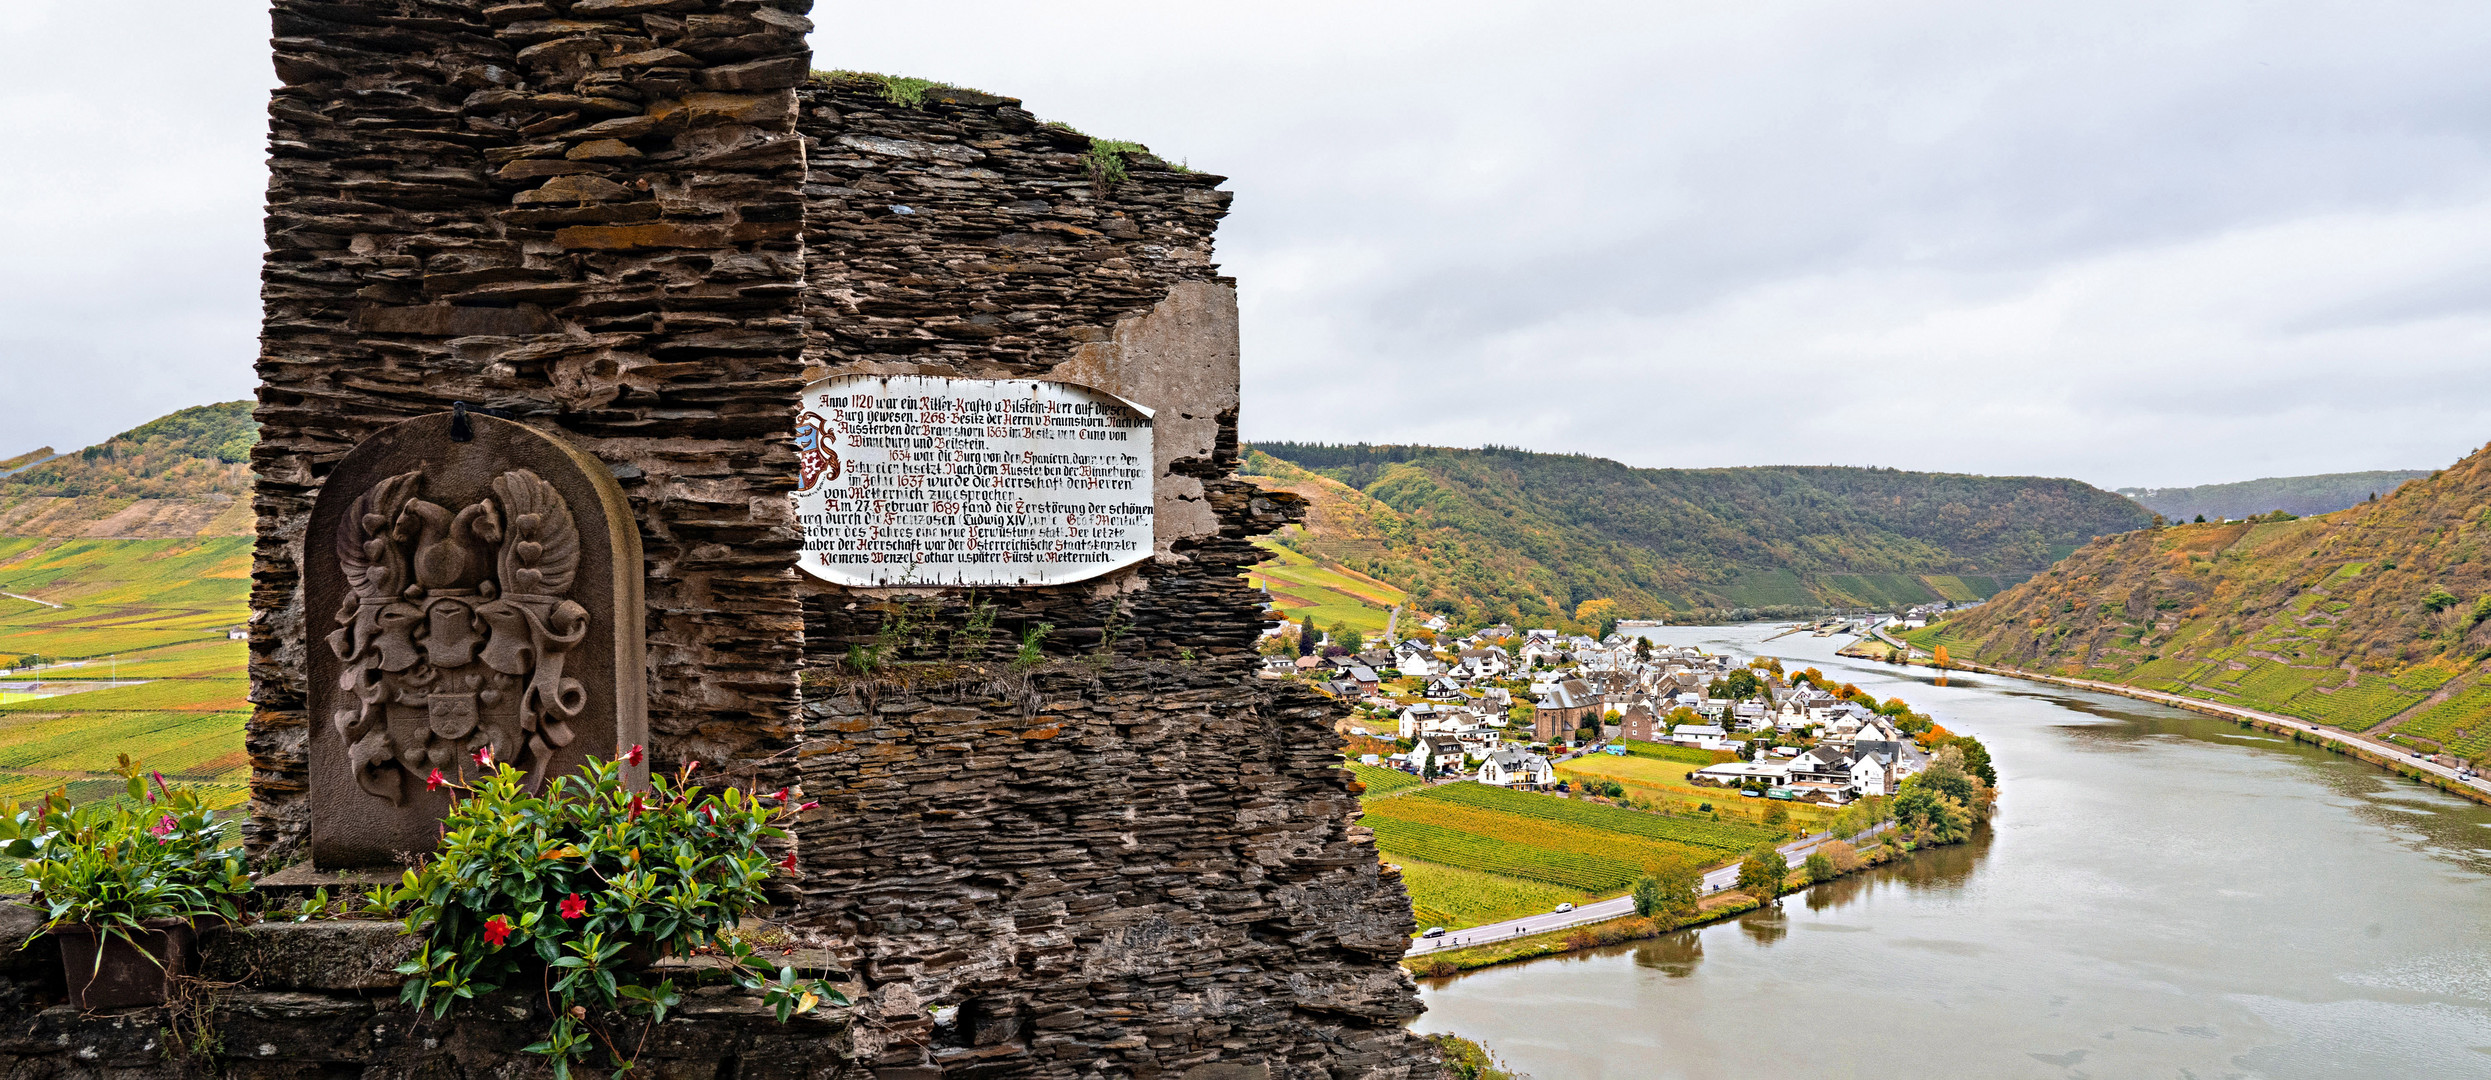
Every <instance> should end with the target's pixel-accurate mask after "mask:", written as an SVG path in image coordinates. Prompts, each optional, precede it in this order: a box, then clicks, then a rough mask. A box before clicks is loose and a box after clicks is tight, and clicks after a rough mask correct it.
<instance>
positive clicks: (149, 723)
mask: <svg viewBox="0 0 2491 1080" xmlns="http://www.w3.org/2000/svg"><path fill="white" fill-rule="evenodd" d="M250 569H251V541H250V540H249V539H248V538H245V537H217V538H209V539H196V540H69V541H61V540H36V539H29V538H26V537H8V538H0V589H5V590H7V591H9V592H14V593H23V594H25V595H28V596H33V597H37V598H39V599H43V600H47V601H50V602H52V603H55V604H59V605H62V606H61V607H58V608H53V607H45V606H42V605H39V604H27V603H22V602H18V601H9V602H8V605H7V606H6V607H0V654H12V655H13V656H21V657H22V656H26V655H29V654H33V655H40V656H43V657H46V658H49V659H54V660H63V659H66V660H72V661H76V660H80V659H86V662H79V663H65V664H58V665H51V666H46V667H43V668H40V669H36V670H32V671H23V672H19V673H18V674H17V675H15V676H12V678H11V681H17V680H20V679H23V680H25V681H29V682H32V681H37V680H39V681H40V682H41V683H42V684H43V688H44V691H45V695H46V696H40V697H37V696H27V695H9V696H8V697H6V698H0V797H7V798H16V799H23V798H26V797H29V796H32V795H37V794H40V793H42V792H44V791H47V790H50V789H52V788H55V787H66V788H68V790H69V792H70V795H71V796H72V797H73V798H90V797H109V796H111V795H113V794H115V793H117V792H118V791H119V790H120V788H119V785H120V781H119V780H118V779H117V778H115V777H114V776H113V775H112V768H113V765H114V763H115V760H116V759H117V758H118V757H119V756H120V755H122V754H128V755H130V756H131V757H132V758H135V759H137V760H138V761H139V762H140V763H142V764H144V765H146V766H147V767H148V768H151V769H157V770H161V771H162V772H164V774H165V775H166V776H167V777H169V778H172V779H174V780H176V781H180V782H188V783H191V784H195V785H197V786H199V787H201V788H204V789H206V790H207V791H208V793H209V795H210V797H211V798H212V799H214V800H215V801H217V802H219V803H221V804H228V805H230V804H233V803H238V802H241V801H242V800H243V799H244V798H246V797H247V796H248V790H247V785H248V782H249V780H250V774H251V764H250V757H249V755H248V754H247V753H246V752H245V751H244V750H243V745H242V728H243V721H244V720H245V719H247V718H248V717H249V716H250V702H249V701H248V700H247V696H248V692H249V689H250V686H249V681H248V680H247V679H246V678H245V677H244V673H243V666H244V664H245V662H246V660H247V656H248V654H247V651H246V648H245V646H244V645H243V643H242V642H238V641H228V640H226V638H225V629H226V628H227V627H231V626H236V625H240V624H241V623H242V621H243V620H244V618H246V617H247V615H248V611H247V610H246V601H247V598H248V596H249V593H250V585H251V582H250ZM115 677H118V678H119V679H121V680H124V681H129V680H145V681H143V682H139V683H138V684H137V685H130V686H102V687H98V688H97V689H93V690H84V691H78V692H74V693H60V691H62V690H64V689H70V688H74V687H75V686H77V685H78V684H80V683H90V684H91V683H94V682H97V681H101V680H107V679H112V678H115Z"/></svg>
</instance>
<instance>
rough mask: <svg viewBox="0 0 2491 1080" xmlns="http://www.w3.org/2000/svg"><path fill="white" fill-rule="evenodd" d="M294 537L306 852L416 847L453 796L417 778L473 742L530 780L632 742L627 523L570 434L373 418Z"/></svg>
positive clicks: (430, 838)
mask: <svg viewBox="0 0 2491 1080" xmlns="http://www.w3.org/2000/svg"><path fill="white" fill-rule="evenodd" d="M461 435H463V436H465V437H464V438H459V437H457V436H461ZM304 547H305V552H304V562H305V582H304V587H305V596H304V599H305V602H306V605H307V607H306V612H305V614H306V616H307V617H309V618H310V619H311V620H312V621H313V622H314V624H315V625H314V626H313V627H312V628H311V629H312V633H311V634H310V635H308V636H309V637H311V638H312V641H311V643H310V652H311V656H310V658H309V659H310V661H311V663H310V667H311V669H312V670H311V675H312V685H311V687H310V690H311V703H310V704H311V706H312V708H311V723H312V728H313V731H312V770H311V779H312V792H311V795H312V800H311V801H312V810H313V814H314V817H313V820H312V855H313V859H314V861H315V863H316V864H318V865H320V866H322V867H324V868H326V867H345V866H361V865H386V864H389V863H392V862H394V861H396V860H397V858H398V856H399V854H400V853H402V852H409V851H426V850H430V849H431V847H432V846H433V842H434V840H435V839H436V835H437V831H438V830H437V827H436V824H435V823H437V822H438V821H439V819H440V818H441V816H442V814H443V813H444V812H445V811H446V810H447V807H448V796H449V794H450V793H449V792H447V791H446V790H442V789H441V788H439V787H437V786H436V785H433V784H430V783H428V780H429V779H430V778H431V777H432V775H433V774H434V773H435V772H436V771H438V772H439V773H440V774H441V776H442V777H443V778H445V779H453V780H455V779H460V778H464V777H469V776H473V775H474V774H475V772H476V771H477V769H478V767H479V766H478V759H479V757H480V756H482V755H483V754H484V753H485V752H487V751H489V752H490V759H491V760H493V761H497V762H506V763H509V764H511V765H514V766H516V767H517V768H519V769H520V770H522V771H524V772H525V773H526V774H527V778H528V783H529V785H530V786H531V787H541V786H542V785H543V784H544V783H545V781H546V779H547V778H548V777H551V776H554V775H558V774H560V773H563V772H569V771H571V770H574V769H576V768H578V767H579V765H580V764H581V763H582V762H584V761H585V760H587V759H588V758H590V757H602V758H615V757H619V756H621V754H622V752H623V751H624V750H625V749H627V748H628V747H629V746H630V745H631V744H632V743H636V742H641V741H644V740H645V739H646V737H647V734H646V732H647V707H646V703H645V702H646V675H645V665H644V664H643V661H642V650H641V642H640V622H641V619H642V617H643V616H642V603H641V590H640V580H641V565H640V550H639V531H638V528H637V526H636V525H635V524H634V522H633V521H632V518H631V515H630V513H629V510H628V504H627V503H626V502H625V501H624V499H623V495H622V492H621V490H620V488H618V487H616V485H615V483H614V480H613V478H612V476H611V475H610V474H609V473H608V472H607V470H606V469H605V467H604V466H603V465H602V464H600V463H598V462H597V461H596V460H595V459H593V458H589V457H587V456H586V455H585V454H582V453H581V452H580V451H578V450H577V449H575V448H573V447H571V446H570V445H569V444H567V443H564V442H562V441H560V440H558V439H557V438H556V437H554V436H550V435H547V434H545V433H543V432H539V431H537V430H535V429H533V428H530V427H527V426H525V425H521V424H516V423H512V422H510V421H507V420H501V419H497V418H494V417H489V416H461V417H458V418H457V420H456V422H455V423H453V419H452V418H451V417H450V416H447V415H442V416H432V417H424V418H420V419H416V420H410V421H407V422H405V423H402V424H399V425H396V426H394V427H391V428H388V429H385V430H383V431H381V432H380V433H378V434H376V435H374V436H373V437H372V438H370V439H368V440H366V441H365V442H364V443H363V444H362V445H361V446H358V447H356V449H355V450H354V452H353V453H351V454H349V455H347V457H346V459H345V460H344V461H342V462H340V463H339V465H338V467H337V469H335V470H334V471H333V472H332V473H331V474H330V476H329V477H328V479H327V480H326V482H325V483H324V484H323V485H322V488H321V494H320V499H319V502H318V504H317V505H316V506H315V508H314V510H313V513H312V530H311V534H310V535H309V536H308V537H307V538H306V540H305V544H304ZM323 623H325V625H321V624H323ZM634 779H635V781H637V780H638V779H640V778H638V777H635V778H634Z"/></svg>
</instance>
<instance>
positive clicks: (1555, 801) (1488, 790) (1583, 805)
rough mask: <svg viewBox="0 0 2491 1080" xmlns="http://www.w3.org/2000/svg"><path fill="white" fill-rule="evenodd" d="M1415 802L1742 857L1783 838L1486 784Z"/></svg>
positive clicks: (1430, 793) (1435, 792)
mask: <svg viewBox="0 0 2491 1080" xmlns="http://www.w3.org/2000/svg"><path fill="white" fill-rule="evenodd" d="M1413 797H1414V798H1421V799H1431V800H1437V801H1442V802H1448V803H1455V804H1458V805H1462V806H1470V807H1476V808H1479V809H1483V810H1492V811H1495V812H1497V813H1501V814H1508V815H1512V816H1515V817H1520V818H1529V819H1535V820H1539V821H1546V822H1554V823H1561V824H1566V825H1574V826H1579V827H1582V828H1586V829H1595V830H1600V831H1605V832H1613V833H1619V834H1623V835H1627V836H1639V837H1645V838H1648V839H1652V840H1658V841H1663V842H1667V843H1673V844H1684V845H1692V846H1696V847H1703V848H1710V849H1712V850H1714V851H1716V852H1722V853H1732V852H1742V851H1746V850H1747V849H1749V848H1751V847H1754V846H1756V845H1757V844H1759V843H1762V842H1764V841H1767V840H1774V839H1778V834H1776V833H1775V832H1773V831H1771V830H1768V829H1761V828H1757V827H1755V826H1751V825H1735V824H1731V823H1729V822H1722V821H1705V820H1697V819H1691V818H1683V817H1668V816H1664V815H1660V814H1646V813H1641V812H1639V811H1634V810H1626V809H1621V808H1619V807H1615V806H1608V805H1604V804H1601V803H1592V802H1582V801H1578V800H1574V799H1560V798H1556V797H1553V796H1549V795H1535V794H1532V793H1530V792H1524V791H1508V790H1506V789H1504V788H1500V787H1490V786H1488V785H1485V784H1469V783H1465V784H1444V785H1440V786H1437V787H1433V788H1429V789H1427V790H1426V791H1425V792H1422V793H1420V794H1419V795H1417V796H1413Z"/></svg>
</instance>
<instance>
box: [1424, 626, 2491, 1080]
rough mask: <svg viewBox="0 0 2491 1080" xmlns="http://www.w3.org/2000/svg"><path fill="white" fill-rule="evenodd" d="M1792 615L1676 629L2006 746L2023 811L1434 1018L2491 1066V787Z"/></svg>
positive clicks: (1551, 1055) (2161, 1059)
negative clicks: (1777, 637) (1953, 839)
mask: <svg viewBox="0 0 2491 1080" xmlns="http://www.w3.org/2000/svg"><path fill="white" fill-rule="evenodd" d="M1777 629H1779V628H1778V627H1750V626H1731V627H1670V628H1668V629H1667V630H1665V631H1661V632H1659V633H1658V636H1659V640H1656V641H1655V642H1654V644H1655V645H1677V644H1686V645H1693V646H1699V647H1702V648H1706V649H1709V650H1715V651H1727V652H1736V653H1739V654H1741V655H1746V654H1748V653H1749V652H1751V651H1763V652H1767V653H1773V652H1776V651H1777V650H1778V651H1779V652H1780V655H1781V658H1782V661H1783V663H1784V665H1785V666H1789V665H1792V664H1794V663H1796V664H1815V665H1821V666H1822V667H1823V669H1824V670H1825V671H1826V673H1827V674H1828V675H1832V676H1837V677H1840V678H1843V679H1847V680H1849V681H1851V682H1854V683H1857V684H1858V685H1859V687H1860V688H1861V689H1862V690H1865V691H1868V692H1870V693H1873V694H1875V695H1877V697H1878V698H1879V699H1880V700H1883V699H1884V698H1886V697H1887V696H1889V695H1891V696H1898V697H1902V698H1904V699H1906V700H1909V701H1911V702H1912V703H1913V705H1914V707H1915V708H1918V709H1921V710H1923V711H1926V712H1928V713H1930V714H1932V715H1934V716H1936V717H1938V718H1939V720H1940V721H1941V722H1942V723H1944V724H1945V726H1946V727H1947V728H1949V729H1950V730H1956V731H1964V732H1968V733H1972V734H1976V735H1978V736H1979V737H1980V739H1981V741H1982V742H1983V743H1984V744H1985V745H1986V746H1987V747H1988V748H1989V750H1990V753H1991V756H1992V759H1993V761H1994V762H1995V764H1996V767H1997V769H1998V772H1999V774H2000V780H2001V782H2000V786H1999V799H1998V804H1997V814H1996V817H1995V819H1994V820H1995V821H1996V825H1995V826H1994V827H1992V828H1990V829H1986V830H1982V831H1980V832H1977V833H1976V834H1975V835H1974V838H1973V839H1972V840H1971V841H1970V842H1968V843H1964V844H1957V845H1949V846H1944V847H1930V848H1927V849H1925V850H1920V851H1916V852H1913V853H1912V854H1911V855H1910V856H1909V857H1907V858H1897V859H1893V860H1891V861H1889V862H1887V863H1886V864H1885V865H1884V866H1881V867H1878V868H1877V869H1875V870H1873V871H1870V872H1868V873H1863V874H1854V875H1851V876H1849V877H1845V878H1841V879H1839V880H1836V881H1833V882H1830V883H1828V884H1826V885H1823V886H1818V887H1815V888H1811V889H1807V890H1805V891H1803V892H1799V893H1794V894H1792V895H1790V896H1786V897H1784V898H1783V899H1782V902H1780V903H1778V904H1774V905H1770V906H1768V907H1765V908H1762V909H1758V910H1754V911H1749V912H1746V913H1744V914H1742V915H1739V916H1736V917H1733V918H1729V919H1724V920H1719V921H1716V922H1713V923H1711V924H1709V925H1706V926H1702V927H1691V928H1688V929H1685V930H1680V931H1677V932H1673V933H1666V934H1661V935H1659V936H1657V937H1654V938H1650V939H1648V940H1642V941H1632V942H1626V943H1623V944H1619V945H1614V946H1609V947H1606V948H1592V949H1585V950H1580V951H1572V952H1567V953H1563V954H1560V955H1559V956H1556V957H1553V958H1548V959H1542V960H1540V961H1538V962H1534V963H1506V964H1499V965H1495V966H1492V967H1486V968H1482V969H1478V970H1474V971H1468V972H1464V973H1462V974H1460V975H1457V976H1454V977H1451V978H1425V979H1420V980H1418V983H1419V992H1420V994H1421V996H1422V998H1423V1000H1424V1001H1425V1002H1426V1005H1427V1012H1426V1014H1425V1015H1423V1016H1421V1017H1420V1018H1418V1019H1417V1020H1416V1021H1414V1022H1413V1023H1412V1027H1413V1028H1414V1029H1416V1030H1418V1031H1421V1032H1440V1031H1456V1032H1460V1033H1462V1034H1464V1035H1466V1036H1469V1037H1471V1038H1475V1039H1479V1040H1481V1041H1482V1042H1483V1043H1485V1044H1486V1045H1489V1046H1492V1047H1495V1048H1496V1051H1497V1053H1498V1055H1499V1056H1500V1057H1503V1058H1505V1059H1506V1060H1507V1061H1509V1062H1511V1063H1512V1066H1513V1067H1514V1069H1516V1070H1517V1071H1522V1072H1527V1073H1529V1074H1531V1075H1532V1076H1533V1077H1535V1078H1537V1080H1607V1078H1614V1077H1620V1076H1649V1077H1656V1078H1658V1077H1666V1078H1668V1080H1740V1078H1742V1077H1752V1076H1754V1075H1756V1074H1757V1071H1758V1070H1759V1069H1760V1068H1761V1069H1763V1071H1765V1072H1768V1073H1772V1074H1775V1075H1791V1076H1877V1075H1885V1074H1888V1073H1892V1072H1894V1071H1896V1068H1895V1064H1894V1063H1896V1062H1898V1061H1899V1062H1908V1063H1910V1066H1911V1068H1912V1069H1914V1070H1917V1071H1919V1072H1921V1073H1926V1074H1928V1075H1933V1076H1982V1077H1989V1076H1995V1077H2033V1078H2036V1080H2039V1078H2042V1077H2063V1076H2071V1075H2077V1074H2083V1075H2091V1076H2156V1077H2169V1076H2177V1075H2182V1074H2183V1070H2185V1072H2186V1073H2188V1074H2194V1075H2197V1076H2222V1075H2254V1076H2259V1077H2263V1078H2265V1080H2334V1078H2337V1077H2345V1076H2414V1077H2420V1076H2470V1075H2475V1074H2476V1073H2478V1072H2480V1071H2481V1063H2482V1062H2483V1061H2484V1060H2486V1059H2485V1058H2484V1055H2483V1052H2482V1051H2480V1050H2478V1049H2475V1048H2476V1047H2483V1046H2491V993H2486V991H2487V990H2491V984H2485V983H2484V982H2482V977H2483V975H2484V973H2485V969H2484V967H2483V961H2482V958H2483V957H2485V956H2491V843H2486V838H2487V837H2491V807H2485V806H2483V805H2481V804H2478V803H2475V802H2472V801H2469V800H2465V799H2459V798H2450V797H2448V796H2446V795H2443V794H2441V793H2439V792H2438V791H2435V790H2432V789H2429V788H2425V787H2421V786H2418V785H2415V784H2412V783H2409V782H2407V781H2405V780H2402V779H2399V778H2397V777H2395V776H2392V775H2390V774H2388V773H2387V772H2385V771H2383V770H2381V769H2379V768H2377V767H2375V766H2373V765H2370V764H2367V763H2364V762H2357V761H2354V760H2352V759H2350V758H2348V757H2347V756H2345V755H2340V754H2336V753H2332V752H2322V751H2321V750H2320V748H2318V747H2316V746H2313V745H2311V744H2309V743H2307V742H2306V741H2304V742H2301V743H2295V742H2293V741H2292V740H2291V739H2289V738H2288V737H2285V736H2281V735H2269V734H2265V733H2263V732H2259V731H2252V730H2246V729H2243V728H2241V727H2240V726H2238V725H2237V724H2235V723H2234V722H2232V721H2230V720H2228V719H2225V718H2222V717H2217V716H2212V715H2206V714H2202V713H2197V712H2192V711H2185V710H2181V709H2176V708H2167V707H2164V706H2161V705H2157V704H2149V703H2147V702H2143V701H2136V700H2132V699H2129V698H2126V697H2121V696H2115V695H2110V694H2102V693H2084V692H2079V691H2076V690H2073V689H2069V688H2065V687H2060V686H2054V685H2047V684H2044V683H2040V682H2033V681H2027V680H2022V679H2008V678H1990V677H1986V676H1983V675H1978V674H1973V673H1969V672H1962V673H1956V674H1955V677H1951V678H1949V679H1948V680H1947V685H1946V686H1943V687H1939V686H1933V685H1931V676H1933V675H1935V674H1937V672H1934V671H1931V670H1929V669H1928V668H1926V667H1913V668H1908V669H1907V668H1903V667H1898V666H1894V665H1889V664H1874V663H1864V662H1861V661H1857V660H1848V659H1842V658H1838V657H1836V656H1834V650H1835V648H1836V647H1838V646H1840V645H1842V644H1844V643H1843V642H1842V641H1840V640H1839V639H1835V640H1827V639H1821V638H1810V637H1795V638H1784V639H1782V640H1781V641H1779V642H1775V643H1774V644H1772V645H1765V646H1762V647H1761V649H1759V647H1758V646H1759V639H1761V638H1763V637H1765V636H1767V635H1769V634H1771V633H1773V632H1774V631H1775V630H1777ZM1950 651H1958V652H1959V650H1951V647H1950ZM1863 1008H1866V1009H1868V1010H1869V1012H1867V1013H1862V1012H1861V1011H1860V1010H1861V1009H1863ZM1759 1016H1805V1017H1815V1018H1826V1017H1846V1018H1858V1017H1865V1018H1866V1019H1865V1020H1862V1022H1859V1023H1853V1024H1850V1025H1849V1026H1848V1027H1846V1028H1845V1029H1844V1031H1843V1033H1842V1035H1841V1036H1840V1037H1838V1038H1778V1039H1772V1040H1770V1041H1771V1043H1772V1046H1771V1049H1770V1056H1769V1061H1768V1063H1767V1064H1765V1065H1762V1066H1760V1065H1759V1064H1758V1062H1759V1061H1760V1060H1766V1059H1762V1058H1759V1056H1758V1055H1759V1053H1760V1052H1761V1051H1760V1050H1759V1049H1758V1047H1759V1046H1760V1045H1762V1044H1760V1043H1759V1042H1758V1041H1757V1031H1758V1029H1757V1027H1756V1018H1757V1017H1759ZM2106 1034H2108V1035H2112V1036H2113V1037H2112V1038H2104V1037H2103V1036H2104V1035H2106ZM2079 1052H2081V1054H2082V1057H2081V1059H2079V1057H2078V1054H2079Z"/></svg>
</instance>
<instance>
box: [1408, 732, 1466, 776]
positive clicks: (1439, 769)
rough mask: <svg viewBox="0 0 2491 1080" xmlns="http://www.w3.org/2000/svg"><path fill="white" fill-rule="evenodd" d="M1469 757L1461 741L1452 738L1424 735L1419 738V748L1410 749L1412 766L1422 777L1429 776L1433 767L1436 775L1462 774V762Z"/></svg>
mask: <svg viewBox="0 0 2491 1080" xmlns="http://www.w3.org/2000/svg"><path fill="white" fill-rule="evenodd" d="M1467 756H1469V755H1468V751H1465V750H1463V749H1462V744H1461V741H1460V740H1457V739H1455V738H1453V737H1452V736H1449V735H1424V736H1421V737H1420V738H1419V741H1418V745H1417V746H1413V747H1411V748H1410V765H1411V766H1412V767H1413V768H1416V769H1417V770H1418V771H1419V775H1421V776H1425V775H1427V769H1428V767H1429V766H1431V765H1432V766H1434V767H1435V770H1436V775H1438V776H1445V775H1448V774H1454V773H1459V772H1461V771H1462V761H1463V759H1464V758H1465V757H1467Z"/></svg>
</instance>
